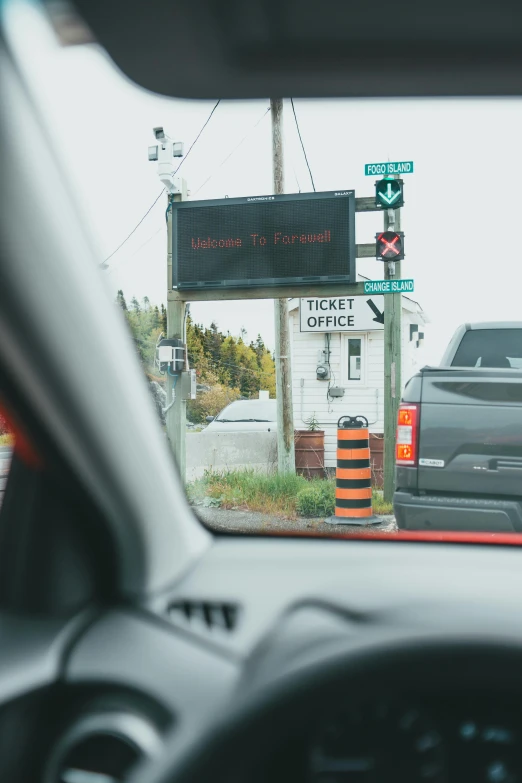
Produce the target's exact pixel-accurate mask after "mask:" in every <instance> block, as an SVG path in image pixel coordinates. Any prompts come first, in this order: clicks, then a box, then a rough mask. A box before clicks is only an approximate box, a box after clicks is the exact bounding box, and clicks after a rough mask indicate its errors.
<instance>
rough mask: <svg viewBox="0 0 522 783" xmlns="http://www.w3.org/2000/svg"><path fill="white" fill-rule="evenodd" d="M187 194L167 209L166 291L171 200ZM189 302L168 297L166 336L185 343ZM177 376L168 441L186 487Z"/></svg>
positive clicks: (170, 390) (170, 395)
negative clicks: (172, 202)
mask: <svg viewBox="0 0 522 783" xmlns="http://www.w3.org/2000/svg"><path fill="white" fill-rule="evenodd" d="M185 191H186V187H185V182H183V187H182V192H181V193H179V194H178V193H176V194H175V195H174V196H169V204H168V209H167V291H168V292H169V293H170V292H171V291H172V204H171V199H172V201H182V200H183V194H184V192H185ZM186 307H187V305H186V302H185V301H184V300H183V299H181V298H180V299H178V298H176V299H175V298H173V297H171V296H167V337H169V338H170V337H177V338H178V339H180V340H182V341H183V343H186V342H187V338H186ZM177 380H178V379H177V377H176V376H172V375H167V412H166V424H167V438H168V441H169V445H170V449H171V451H172V453H173V455H174V459H175V460H176V464H177V466H178V470H179V474H180V477H181V481H182V482H183V485H184V484H185V480H186V456H185V455H186V450H185V445H186V444H185V438H186V436H187V403H186V402H185V400H184V399H182V394H181V383H180V385H179V387H177Z"/></svg>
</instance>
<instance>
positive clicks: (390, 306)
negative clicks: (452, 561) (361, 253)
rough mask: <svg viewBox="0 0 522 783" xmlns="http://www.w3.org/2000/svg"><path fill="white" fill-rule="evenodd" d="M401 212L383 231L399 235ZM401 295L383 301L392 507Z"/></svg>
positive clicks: (394, 269)
mask: <svg viewBox="0 0 522 783" xmlns="http://www.w3.org/2000/svg"><path fill="white" fill-rule="evenodd" d="M400 229H401V211H400V209H387V210H386V211H385V212H384V230H385V231H400ZM384 264H385V267H384V278H385V280H395V279H400V277H401V263H400V261H394V262H386V261H385V262H384ZM401 310H402V294H400V293H391V294H389V295H388V296H385V297H384V500H385V502H387V503H391V501H392V500H393V493H394V491H395V437H396V427H397V413H398V410H399V403H400V400H401V393H402V385H401V363H402V350H401V349H402V345H401V323H402V312H401Z"/></svg>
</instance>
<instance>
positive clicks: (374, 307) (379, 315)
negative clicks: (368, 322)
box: [366, 299, 384, 324]
mask: <svg viewBox="0 0 522 783" xmlns="http://www.w3.org/2000/svg"><path fill="white" fill-rule="evenodd" d="M366 304H367V305H368V307H369V308H370V309H371V310H372V311H373V312H374V313H375V318H374V319H373V320H374V321H377V323H378V324H384V313H381V311H380V310H379V308H378V307H377V305H376V304H375V302H374V301H373V300H372V299H367V300H366Z"/></svg>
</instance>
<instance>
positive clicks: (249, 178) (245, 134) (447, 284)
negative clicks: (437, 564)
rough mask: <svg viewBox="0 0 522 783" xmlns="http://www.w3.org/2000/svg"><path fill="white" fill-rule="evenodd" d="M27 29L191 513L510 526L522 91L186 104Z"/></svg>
mask: <svg viewBox="0 0 522 783" xmlns="http://www.w3.org/2000/svg"><path fill="white" fill-rule="evenodd" d="M31 29H32V28H31ZM57 29H58V31H59V32H60V34H61V35H62V37H63V30H62V31H60V29H59V24H58V25H57ZM33 32H34V40H33V39H32V40H31V47H32V48H31V57H30V58H29V59H30V63H29V65H30V66H31V68H30V70H31V78H32V80H33V82H34V85H35V88H36V89H35V94H37V95H38V97H39V100H40V103H41V105H42V112H43V116H45V118H46V122H47V123H48V126H49V129H50V135H51V137H52V139H53V142H54V145H55V148H56V151H57V154H58V155H59V157H60V159H61V162H62V165H63V170H64V172H66V175H67V176H68V177H69V179H70V183H71V192H72V193H74V194H75V197H76V198H77V199H78V202H79V206H80V208H82V209H83V214H84V221H85V227H86V230H88V231H89V232H90V234H91V235H92V237H93V238H94V242H95V244H96V247H97V259H98V264H99V274H100V275H101V276H103V278H104V280H105V283H106V289H107V295H108V297H109V298H110V300H111V301H112V302H113V306H114V307H115V308H117V309H118V311H119V313H120V315H121V318H122V319H123V320H124V321H125V323H126V326H127V329H128V337H129V340H130V341H132V344H133V346H134V349H135V353H136V361H137V362H139V363H140V365H141V367H142V371H143V378H144V381H145V382H146V384H147V386H148V388H149V390H150V402H151V405H153V406H154V409H155V411H156V414H157V427H158V428H159V430H161V432H162V433H163V435H164V437H165V438H166V439H167V441H168V444H169V447H170V449H171V451H172V453H173V456H174V461H175V463H176V464H177V465H178V468H179V469H180V470H181V471H182V478H183V481H184V484H185V486H186V489H187V497H188V499H189V501H190V503H191V504H192V505H193V506H194V509H195V511H196V512H197V514H198V516H199V517H200V519H201V520H202V521H203V523H204V524H206V525H208V526H210V527H211V528H212V529H214V530H227V531H230V530H232V531H234V532H236V533H237V532H241V531H244V532H252V531H254V532H262V533H263V534H270V533H272V532H278V533H281V532H282V531H283V532H286V533H288V534H294V533H302V532H306V533H310V534H316V535H325V536H331V535H346V536H347V535H368V536H374V537H375V536H377V537H379V536H380V537H388V538H393V537H395V536H402V537H403V538H408V537H413V538H414V537H415V536H417V537H418V536H425V537H428V538H429V537H430V536H432V537H433V535H434V534H435V537H437V536H438V537H439V539H440V536H441V535H443V536H446V539H451V538H452V537H453V538H455V537H457V538H459V537H460V538H462V537H464V538H465V539H466V540H470V539H471V538H473V536H474V535H475V534H476V535H477V536H478V537H480V536H481V535H484V536H489V538H488V540H493V539H494V538H495V536H500V537H502V536H505V535H506V534H507V535H514V536H518V535H520V533H521V532H522V482H521V481H520V477H521V476H522V402H521V400H522V391H521V389H522V377H519V373H518V372H517V370H518V371H519V370H520V369H521V368H522V321H520V322H519V321H518V320H517V319H518V313H519V312H520V295H519V286H518V284H517V281H518V273H519V265H518V258H517V253H516V252H514V251H513V249H514V247H515V249H516V241H517V240H516V237H515V234H516V230H517V226H518V223H519V213H520V208H519V202H520V194H519V189H520V188H519V180H518V177H517V172H518V168H519V159H520V128H521V127H522V101H521V100H519V99H505V100H486V99H484V100H482V99H480V100H479V99H473V100H471V99H459V100H456V99H455V100H421V99H393V100H392V99H380V100H377V99H372V100H302V99H292V98H290V97H288V98H285V99H284V100H279V99H272V100H269V99H266V100H256V101H248V100H246V101H226V100H212V101H183V100H177V99H173V98H172V99H171V98H166V97H162V96H157V95H153V94H151V93H148V92H145V91H143V90H140V89H139V88H138V87H135V86H133V85H132V84H130V83H129V82H128V81H127V80H126V79H125V78H124V77H123V76H122V75H121V73H120V72H119V71H118V70H117V68H116V67H115V66H114V65H113V64H112V62H111V61H110V59H109V58H108V56H107V55H106V54H105V52H104V51H103V49H102V48H101V47H100V46H98V45H97V44H92V43H91V44H82V45H75V46H61V45H60V43H59V41H58V40H55V39H54V38H53V39H51V38H50V37H49V36H47V37H46V36H44V37H43V38H42V39H41V40H40V39H39V38H38V36H37V35H36V28H35V29H34V31H33ZM274 145H275V146H274ZM274 149H276V152H277V154H276V155H273V150H274ZM281 162H282V163H281ZM514 237H515V238H514ZM513 243H515V245H514V244H513ZM71 262H72V261H71ZM500 267H502V271H503V276H502V281H503V282H502V291H501V292H500V289H499V287H498V285H496V281H497V280H498V269H499V268H500ZM464 324H468V325H469V324H471V328H468V329H467V330H466V329H462V325H464ZM488 324H489V325H488ZM458 330H461V331H458ZM455 333H457V337H456V338H455V339H456V343H455V353H454V360H453V362H452V366H451V367H441V366H440V362H441V358H442V356H443V355H444V354H445V352H446V350H447V348H448V345H449V344H450V341H451V340H452V337H453V335H454V334H455ZM110 340H111V335H107V341H108V342H109V343H110ZM451 344H452V345H453V343H451ZM114 361H115V362H117V361H118V357H117V353H116V354H115V356H114ZM459 368H468V369H469V376H471V377H469V376H468V375H466V378H465V380H463V379H462V378H463V376H462V370H461V371H460V374H459ZM485 368H487V369H488V370H489V372H488V373H485V372H484V371H483V370H484V369H485ZM495 370H497V371H498V373H497V374H495ZM505 370H513V372H512V373H507V372H505ZM473 373H474V374H473ZM86 382H88V381H87V379H86ZM135 415H136V416H139V411H136V412H135ZM266 422H269V423H273V424H272V426H263V425H264V424H266ZM245 512H246V513H245ZM492 536H493V538H492ZM466 537H467V538H466ZM499 540H501V539H499ZM521 540H522V537H521Z"/></svg>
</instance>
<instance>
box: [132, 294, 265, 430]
mask: <svg viewBox="0 0 522 783" xmlns="http://www.w3.org/2000/svg"><path fill="white" fill-rule="evenodd" d="M116 301H117V303H118V304H119V306H120V307H121V309H122V310H123V313H124V315H125V318H126V320H127V323H128V325H129V328H130V331H131V334H132V338H133V340H134V343H135V346H136V352H137V354H138V356H139V358H140V361H141V363H142V365H143V368H144V370H145V372H146V374H147V376H148V378H149V381H151V382H156V383H160V384H161V385H163V384H164V380H165V379H164V376H161V375H160V374H159V371H158V368H157V365H156V364H155V357H156V344H157V342H158V339H159V338H160V335H161V334H166V333H167V312H166V310H165V307H164V306H163V305H161V306H160V307H159V308H158V306H157V305H152V304H151V302H150V301H149V299H148V298H147V297H144V298H143V299H142V301H141V302H138V300H137V299H136V298H135V297H133V298H132V299H131V300H130V303H129V304H127V302H126V300H125V297H124V294H123V291H121V290H120V291H118V294H117V297H116ZM187 350H188V357H189V364H190V367H192V368H194V369H195V370H196V374H197V381H198V385H199V392H198V398H197V399H196V400H191V401H190V402H189V403H188V404H187V415H188V417H189V419H190V420H191V421H193V422H195V423H196V422H201V421H204V420H205V417H206V416H215V415H216V414H217V413H219V411H220V410H221V409H222V408H223V407H224V406H225V405H226V404H227V403H228V402H231V401H232V400H235V399H239V398H244V399H249V398H255V397H257V396H258V394H259V390H260V389H266V390H268V391H269V393H270V396H271V397H275V365H274V360H273V357H272V355H271V353H270V351H269V350H268V349H267V348H266V346H265V344H264V342H263V339H262V337H261V335H258V337H257V339H256V340H255V342H251V343H250V344H247V343H245V342H244V340H243V335H242V336H240V337H233V336H232V335H231V334H223V332H221V331H219V329H218V326H217V324H215V323H212V324H211V325H210V327H203V326H202V325H200V324H195V323H193V321H192V319H191V318H190V316H188V317H187Z"/></svg>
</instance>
